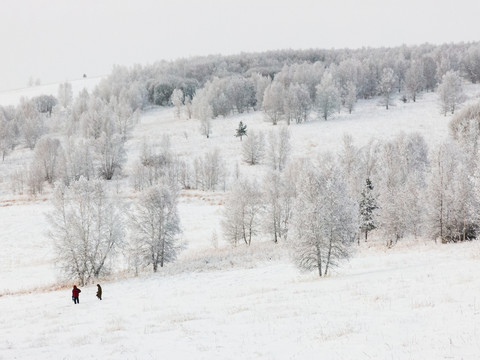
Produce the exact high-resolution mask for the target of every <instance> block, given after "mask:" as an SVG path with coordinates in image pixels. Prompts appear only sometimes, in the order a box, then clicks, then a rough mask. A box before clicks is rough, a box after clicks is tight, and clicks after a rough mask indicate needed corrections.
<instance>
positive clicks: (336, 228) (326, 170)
mask: <svg viewBox="0 0 480 360" xmlns="http://www.w3.org/2000/svg"><path fill="white" fill-rule="evenodd" d="M293 224H294V232H293V236H291V237H290V238H291V239H292V247H293V253H294V258H295V261H296V263H297V265H298V266H299V267H300V268H302V269H305V270H314V269H315V270H317V271H318V274H319V276H326V275H327V274H328V270H329V269H330V267H331V266H334V265H337V264H338V263H339V261H340V260H342V259H344V258H347V257H348V256H349V254H350V248H351V245H352V243H353V242H354V241H355V237H356V235H357V232H358V206H357V204H356V203H355V201H354V200H353V199H351V198H350V197H349V195H348V191H347V189H346V184H345V181H344V177H343V175H342V174H341V172H340V171H339V169H338V167H337V166H335V164H334V161H332V159H331V157H330V158H329V157H325V158H324V159H322V167H321V168H320V169H317V168H315V167H314V166H313V165H312V166H310V171H309V172H308V173H306V174H305V175H304V176H303V179H302V183H301V185H300V192H299V195H298V198H297V203H296V205H295V212H294V220H293Z"/></svg>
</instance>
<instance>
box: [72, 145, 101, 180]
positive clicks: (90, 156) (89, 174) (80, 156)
mask: <svg viewBox="0 0 480 360" xmlns="http://www.w3.org/2000/svg"><path fill="white" fill-rule="evenodd" d="M94 156H95V150H94V141H93V140H89V139H84V138H74V137H70V138H69V139H68V141H67V142H66V146H65V159H66V179H65V180H66V181H67V183H68V182H70V181H77V180H80V178H81V177H84V178H85V179H87V180H90V179H93V178H95V165H94Z"/></svg>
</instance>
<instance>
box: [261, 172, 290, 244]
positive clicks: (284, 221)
mask: <svg viewBox="0 0 480 360" xmlns="http://www.w3.org/2000/svg"><path fill="white" fill-rule="evenodd" d="M263 184H264V185H263V197H264V202H265V211H264V212H263V227H264V229H265V231H266V232H267V233H268V234H271V235H272V238H273V242H275V243H277V242H278V241H280V240H286V239H287V234H288V230H289V226H290V220H291V218H292V213H293V203H294V196H295V193H294V191H293V189H292V185H291V184H290V182H289V181H287V178H286V177H285V176H284V175H282V173H280V172H279V171H275V170H274V171H270V172H269V173H268V174H267V175H266V176H265V181H264V182H263Z"/></svg>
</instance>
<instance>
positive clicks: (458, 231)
mask: <svg viewBox="0 0 480 360" xmlns="http://www.w3.org/2000/svg"><path fill="white" fill-rule="evenodd" d="M431 163H432V171H431V173H430V177H429V178H428V192H427V199H428V203H427V213H426V221H427V230H428V234H429V236H430V237H431V238H432V239H435V241H437V239H439V240H440V241H441V242H450V241H463V240H467V239H471V238H474V237H475V236H476V232H477V229H478V224H477V222H476V220H477V217H478V215H477V214H478V211H479V207H478V202H477V198H476V196H475V188H474V185H475V182H474V176H473V174H472V169H471V168H470V167H469V166H467V165H466V164H467V163H466V160H465V158H464V154H463V153H462V152H461V151H460V149H459V147H458V146H456V144H454V143H445V144H441V145H440V146H439V148H438V149H436V150H435V151H434V152H433V155H432V159H431Z"/></svg>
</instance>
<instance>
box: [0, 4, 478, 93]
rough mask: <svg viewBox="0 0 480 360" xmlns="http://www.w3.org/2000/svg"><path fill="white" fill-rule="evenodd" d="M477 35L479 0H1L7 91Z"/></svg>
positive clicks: (0, 64) (2, 75)
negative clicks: (189, 63) (114, 74)
mask: <svg viewBox="0 0 480 360" xmlns="http://www.w3.org/2000/svg"><path fill="white" fill-rule="evenodd" d="M478 40H480V1H478V0H476V1H473V0H456V1H444V0H398V1H393V0H317V1H314V0H276V1H275V0H232V1H229V0H223V1H222V0H168V1H164V0H42V1H39V0H1V2H0V47H1V51H0V90H5V89H12V88H18V87H24V86H25V85H26V84H27V82H28V79H29V78H30V77H31V76H33V77H34V78H35V79H37V78H38V79H40V80H41V82H42V83H44V84H46V83H50V82H59V81H64V80H72V79H75V78H80V77H81V75H82V74H83V73H86V74H87V75H89V76H98V75H103V74H108V73H109V72H110V71H111V68H112V66H113V65H114V64H120V65H132V64H135V63H140V64H147V63H152V62H154V61H156V60H161V59H167V60H171V59H176V58H179V57H188V56H194V55H208V54H233V53H239V52H242V51H265V50H272V49H284V48H292V49H305V48H343V47H353V48H358V47H362V46H371V47H377V46H397V45H401V44H407V45H411V44H420V43H424V42H430V43H434V44H440V43H445V42H460V41H465V42H467V41H478Z"/></svg>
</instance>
